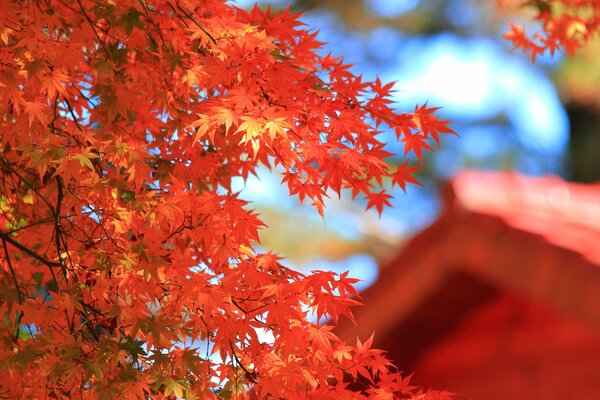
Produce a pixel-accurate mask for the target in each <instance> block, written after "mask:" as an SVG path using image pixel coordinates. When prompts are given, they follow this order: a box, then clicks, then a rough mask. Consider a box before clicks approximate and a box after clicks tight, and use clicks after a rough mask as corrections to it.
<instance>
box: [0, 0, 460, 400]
mask: <svg viewBox="0 0 600 400" xmlns="http://www.w3.org/2000/svg"><path fill="white" fill-rule="evenodd" d="M1 3H2V4H0V87H1V90H0V117H1V118H0V125H1V130H0V240H1V241H2V249H0V254H1V255H0V268H1V269H2V274H1V275H0V313H1V315H2V324H1V326H0V341H1V345H0V397H2V398H29V399H38V398H39V399H41V398H54V399H71V398H89V399H113V398H138V399H148V398H175V397H178V398H187V399H200V398H202V399H205V398H206V399H210V398H231V397H235V398H273V399H282V398H285V399H295V398H302V399H304V398H331V399H339V398H348V399H367V398H369V399H391V398H402V399H413V398H415V399H416V398H418V399H424V398H434V397H435V398H443V397H445V396H446V395H445V394H444V393H439V392H438V393H433V392H428V393H424V392H423V391H421V390H420V389H418V388H414V387H412V386H410V384H409V381H408V379H407V378H403V377H401V376H400V374H398V373H397V371H395V368H394V367H393V366H392V364H391V363H390V361H389V360H388V359H387V358H386V357H385V354H384V353H383V352H382V351H380V350H377V349H373V348H372V347H371V344H372V339H368V340H366V341H365V342H361V341H358V342H357V343H356V344H354V345H353V344H347V343H344V342H342V341H341V340H340V339H339V338H338V337H337V336H336V335H335V334H334V333H333V332H332V327H333V326H334V325H335V323H336V322H337V320H338V318H340V316H342V315H345V316H346V317H348V318H352V314H351V310H350V309H351V307H352V306H354V305H355V304H357V298H358V294H357V293H356V291H355V289H354V286H353V284H354V283H355V282H356V280H355V279H352V278H350V277H348V275H347V274H335V273H331V272H323V271H315V272H312V273H310V274H302V273H299V272H296V271H293V270H290V269H288V268H285V267H284V266H283V265H281V263H280V260H279V258H278V257H277V256H275V255H273V254H271V253H269V252H267V253H260V252H258V251H257V250H255V247H256V244H257V243H258V232H259V229H261V227H262V223H261V221H260V219H259V216H258V215H256V214H255V213H254V212H253V211H252V210H251V209H250V208H249V207H248V204H247V203H246V202H245V201H243V200H242V199H240V198H239V197H238V194H237V193H235V192H234V191H233V190H232V181H233V180H234V179H240V178H241V179H243V180H245V179H246V178H248V176H249V175H250V174H255V172H256V168H257V167H258V166H261V165H262V166H266V167H268V168H274V167H277V168H280V169H282V170H283V182H282V183H283V184H285V185H286V186H287V188H288V189H289V193H290V195H297V196H298V197H299V198H300V200H305V199H306V200H308V201H310V202H311V203H312V204H313V205H314V206H315V207H316V208H317V209H318V211H319V212H320V213H322V212H323V204H324V203H323V202H324V200H325V198H326V197H327V196H328V195H330V194H332V193H337V194H340V193H341V192H342V191H343V190H344V189H350V191H351V195H352V196H353V197H356V196H359V195H360V196H363V197H365V198H366V199H367V200H368V207H369V208H370V207H373V208H375V209H377V210H378V211H380V212H381V209H382V208H383V206H384V205H387V204H389V194H387V192H386V189H385V188H384V184H385V181H386V180H387V181H392V182H393V184H396V185H399V186H401V187H402V188H404V186H405V184H406V183H415V182H416V181H415V180H414V177H413V174H414V172H415V171H416V170H417V169H418V164H419V161H420V159H421V157H422V150H423V149H429V148H430V147H431V145H430V144H429V143H430V142H432V141H433V142H435V141H438V140H439V135H440V134H446V133H452V131H451V130H450V129H449V128H448V126H447V123H446V122H445V121H442V120H439V119H438V118H437V117H436V116H435V114H434V111H435V110H434V109H432V108H428V107H426V106H419V107H416V108H415V110H414V112H412V113H397V112H395V111H394V109H393V108H392V100H391V90H392V84H386V85H384V84H382V83H381V82H380V81H379V80H376V81H375V82H368V81H364V80H363V79H362V78H361V77H360V76H356V75H354V74H353V73H352V72H350V69H349V68H350V67H349V66H348V65H345V64H344V63H343V62H342V60H341V59H339V58H335V57H332V56H331V55H327V56H321V55H319V53H318V50H319V48H320V47H321V45H322V44H321V43H319V42H318V41H317V39H316V33H315V32H312V31H310V30H308V29H306V28H305V27H303V24H302V23H301V22H300V21H299V20H298V18H299V15H295V14H292V13H290V12H289V10H288V11H283V12H280V13H271V12H269V11H262V10H260V9H259V8H254V9H253V10H251V11H245V10H242V9H239V8H236V7H234V6H232V5H230V4H227V3H225V2H224V1H222V0H203V1H191V0H179V1H174V0H119V1H118V2H117V1H114V0H112V1H111V0H60V1H58V0H44V1H35V2H23V1H19V0H5V1H2V2H1ZM387 129H390V130H393V131H394V132H395V133H396V136H397V138H398V139H399V140H400V141H402V142H403V143H405V148H406V154H405V160H406V162H404V163H401V167H400V168H398V169H392V168H390V167H389V166H388V165H387V164H386V162H385V158H386V157H388V156H389V155H390V154H389V153H388V152H387V151H386V150H385V149H384V147H385V145H384V143H382V142H381V141H380V140H379V139H378V137H377V135H378V134H379V133H381V132H382V131H383V130H387ZM409 159H412V160H416V161H417V162H416V164H417V165H415V163H409V162H408V160H409ZM311 315H314V316H315V318H317V319H318V321H317V322H310V316H311ZM327 321H329V322H327Z"/></svg>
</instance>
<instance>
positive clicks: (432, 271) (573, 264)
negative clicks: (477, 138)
mask: <svg viewBox="0 0 600 400" xmlns="http://www.w3.org/2000/svg"><path fill="white" fill-rule="evenodd" d="M457 277H460V279H459V281H460V282H462V283H460V284H459V285H458V286H457V285H456V281H457ZM464 277H467V278H464ZM450 286H452V287H454V288H458V289H457V290H450V291H449V290H448V287H450ZM486 288H491V289H489V290H488V289H486ZM491 290H503V291H509V292H513V293H516V294H518V295H521V296H522V297H524V298H528V299H531V300H532V301H534V302H537V303H540V304H545V305H547V306H549V307H550V308H553V309H555V310H556V311H558V312H559V313H561V314H563V315H568V316H570V317H572V318H573V319H575V320H578V321H580V322H583V323H585V324H586V325H588V326H590V327H592V328H595V329H597V330H598V331H600V185H584V184H575V183H567V182H565V181H563V180H561V179H560V178H558V177H554V176H549V177H541V178H540V177H535V178H534V177H526V176H523V175H519V174H516V173H489V172H472V171H469V172H463V173H461V174H459V175H458V176H457V177H456V178H455V179H454V180H453V181H452V182H451V183H450V184H449V185H448V188H447V191H446V193H445V210H444V212H443V214H442V215H441V216H440V218H439V219H438V220H437V221H435V222H434V223H433V224H432V225H431V226H430V227H429V228H427V229H425V230H424V231H422V232H421V233H419V234H417V235H416V236H415V237H414V238H413V239H412V240H411V241H410V242H408V244H407V245H406V246H404V247H403V248H402V249H401V250H400V252H399V253H398V255H397V256H396V257H395V258H394V259H393V260H391V262H389V263H388V264H387V265H386V266H384V267H383V268H382V272H381V275H380V278H379V280H378V281H377V282H376V283H375V284H374V285H373V286H372V287H370V288H369V289H367V290H366V291H365V292H364V293H363V300H364V303H365V304H366V307H362V308H360V309H357V310H356V311H355V316H356V320H357V326H353V327H350V326H349V325H346V326H341V327H340V329H339V330H338V334H339V335H340V336H342V337H344V338H346V339H347V340H353V338H355V337H356V336H359V337H361V338H364V337H367V336H369V335H370V334H371V332H373V331H375V332H376V336H375V340H376V342H379V343H383V342H385V341H386V340H389V337H391V335H393V334H394V332H395V331H397V329H398V327H399V326H402V325H403V324H404V325H406V323H407V321H409V320H411V319H413V318H414V317H415V315H417V314H419V313H421V314H423V313H425V311H424V310H425V309H427V311H426V313H427V314H428V317H431V313H432V311H431V309H430V308H428V306H427V304H428V302H429V303H431V299H433V298H436V299H438V300H439V299H440V296H442V297H446V300H444V299H441V304H444V301H445V304H446V305H445V306H444V307H445V308H444V309H439V308H438V309H436V310H434V311H433V312H434V313H435V315H436V317H437V316H438V315H441V314H447V316H448V318H450V319H451V318H452V316H453V315H455V314H457V313H461V312H462V311H461V309H465V307H467V306H468V305H469V304H472V303H476V302H478V301H481V299H483V298H485V297H486V296H490V293H491V292H490V291H491ZM443 293H446V294H443ZM450 296H451V298H450ZM461 302H462V303H461ZM437 303H438V304H440V301H437ZM460 304H463V305H464V307H463V306H460ZM461 307H462V308H461ZM422 317H424V316H422Z"/></svg>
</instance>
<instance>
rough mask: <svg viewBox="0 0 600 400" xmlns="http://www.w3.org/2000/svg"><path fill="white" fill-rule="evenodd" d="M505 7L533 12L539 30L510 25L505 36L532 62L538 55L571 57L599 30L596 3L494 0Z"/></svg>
mask: <svg viewBox="0 0 600 400" xmlns="http://www.w3.org/2000/svg"><path fill="white" fill-rule="evenodd" d="M497 1H498V2H499V3H501V4H502V5H504V6H512V7H515V6H521V7H527V8H533V9H535V12H536V16H535V19H536V20H537V21H539V23H540V25H541V27H540V28H541V29H539V30H538V31H537V32H535V33H533V34H531V33H529V34H528V33H527V32H526V30H525V28H524V27H523V25H520V24H514V23H511V24H510V31H509V32H507V33H506V34H505V35H504V37H505V38H507V39H508V40H510V41H512V43H513V44H514V46H515V48H520V49H523V50H526V51H527V52H529V53H530V54H531V58H532V60H534V61H535V59H536V57H537V56H538V55H541V54H544V53H546V52H549V53H550V54H551V55H554V53H555V52H556V51H557V50H565V51H566V52H567V53H568V54H570V55H573V54H574V53H575V51H576V50H577V49H578V48H580V47H582V46H583V45H584V44H585V43H586V42H587V41H588V40H589V39H590V37H591V36H592V35H593V34H595V33H596V32H597V31H598V30H599V29H600V1H599V0H535V1H525V0H497Z"/></svg>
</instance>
